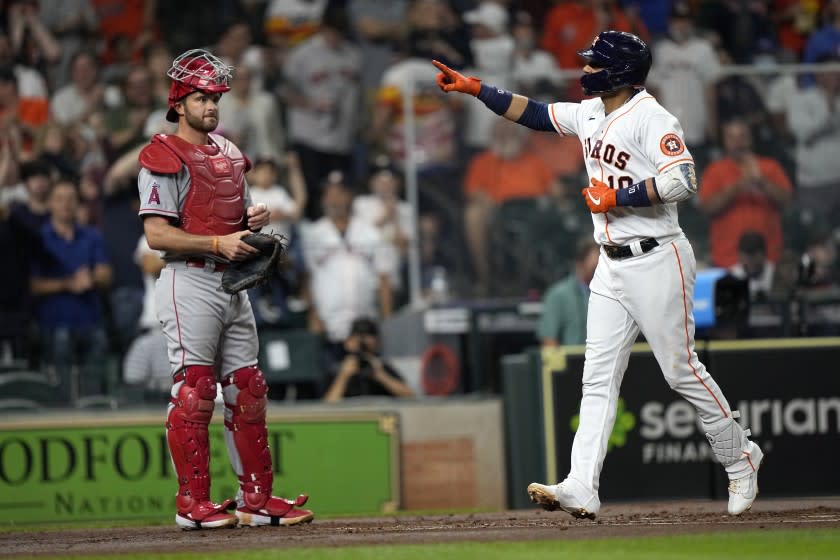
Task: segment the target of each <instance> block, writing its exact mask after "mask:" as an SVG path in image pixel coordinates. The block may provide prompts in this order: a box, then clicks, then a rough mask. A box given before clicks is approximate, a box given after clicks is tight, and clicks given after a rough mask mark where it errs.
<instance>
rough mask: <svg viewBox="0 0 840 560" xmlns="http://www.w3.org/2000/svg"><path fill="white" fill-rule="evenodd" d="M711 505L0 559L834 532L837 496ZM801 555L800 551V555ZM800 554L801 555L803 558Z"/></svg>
mask: <svg viewBox="0 0 840 560" xmlns="http://www.w3.org/2000/svg"><path fill="white" fill-rule="evenodd" d="M723 509H724V508H722V507H721V504H720V503H716V502H698V501H690V502H653V503H634V504H611V503H608V504H605V505H604V508H603V510H602V515H601V516H599V518H598V519H597V520H596V521H576V520H573V519H571V518H570V517H569V516H567V515H565V514H561V513H548V512H545V511H541V510H536V509H534V510H517V511H507V512H497V513H475V514H449V515H408V514H407V515H402V516H388V517H379V518H343V519H328V520H319V521H317V522H315V523H312V524H311V525H302V526H295V527H288V528H284V529H282V530H273V531H271V530H265V529H231V530H221V531H209V532H205V533H202V534H201V537H202V538H200V539H197V538H195V535H193V534H190V533H186V532H183V531H179V530H177V529H175V528H174V527H171V526H168V525H167V526H159V527H131V528H107V529H105V528H102V529H72V530H65V529H61V530H49V529H47V530H42V531H26V533H19V532H14V531H8V532H2V533H0V557H4V556H7V555H10V556H15V557H17V556H32V557H38V556H48V555H73V556H77V555H116V554H143V553H147V554H149V555H153V554H155V553H170V554H171V553H172V552H173V551H175V550H179V551H182V552H184V553H200V552H208V553H209V552H214V551H218V550H221V549H222V548H223V549H224V550H225V551H227V552H228V553H229V554H230V553H233V552H234V551H235V550H237V549H257V548H259V549H271V548H276V549H279V548H283V549H288V548H290V547H292V548H302V547H344V546H359V545H370V544H376V545H386V544H390V545H402V544H430V543H446V542H448V543H453V542H466V541H482V542H488V541H514V540H515V541H530V540H589V539H604V538H612V537H656V536H665V535H691V534H705V533H719V532H733V531H756V530H760V531H767V532H772V531H778V530H800V529H802V530H806V529H840V498H809V499H785V500H759V501H758V502H756V504H755V506H754V508H753V510H752V511H751V512H750V513H749V514H748V515H745V516H743V517H738V518H734V517H730V516H728V515H726V514H725V513H724V511H723ZM803 554H805V551H803ZM803 557H804V556H803Z"/></svg>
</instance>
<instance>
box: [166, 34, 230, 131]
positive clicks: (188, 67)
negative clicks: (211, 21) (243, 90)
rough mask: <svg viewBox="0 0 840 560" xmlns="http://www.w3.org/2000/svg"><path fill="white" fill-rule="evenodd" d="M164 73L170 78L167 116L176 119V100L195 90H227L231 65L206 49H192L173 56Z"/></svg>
mask: <svg viewBox="0 0 840 560" xmlns="http://www.w3.org/2000/svg"><path fill="white" fill-rule="evenodd" d="M166 75H167V76H169V77H170V78H172V86H171V87H170V88H169V111H167V112H166V120H168V121H169V122H178V113H177V112H176V111H175V103H177V102H178V101H180V100H181V99H183V98H184V97H185V96H187V95H189V94H191V93H192V92H194V91H202V92H204V93H224V92H226V91H230V79H231V77H232V76H233V68H232V67H231V66H228V65H227V64H225V63H224V62H222V61H221V60H219V59H218V58H217V57H216V56H214V55H213V54H212V53H210V52H208V51H205V50H203V49H192V50H189V51H187V52H185V53H183V54H181V55H180V56H178V58H176V59H175V60H173V61H172V66H171V67H170V68H169V71H168V72H166Z"/></svg>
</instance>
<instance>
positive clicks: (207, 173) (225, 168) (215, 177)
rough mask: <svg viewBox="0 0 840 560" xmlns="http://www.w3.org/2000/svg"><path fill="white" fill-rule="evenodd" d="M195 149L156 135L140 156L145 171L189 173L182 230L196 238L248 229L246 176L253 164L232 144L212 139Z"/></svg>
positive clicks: (215, 138) (182, 142)
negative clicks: (194, 235)
mask: <svg viewBox="0 0 840 560" xmlns="http://www.w3.org/2000/svg"><path fill="white" fill-rule="evenodd" d="M209 138H210V141H211V143H210V144H208V145H196V144H191V143H189V142H187V141H186V140H183V139H181V138H179V137H177V136H174V135H167V134H156V135H155V136H154V137H152V143H151V144H149V145H148V146H146V147H145V148H144V149H143V151H142V152H141V153H140V163H141V165H143V167H146V168H147V169H149V170H151V171H155V172H159V173H177V172H178V171H180V169H181V165H186V166H187V169H189V172H190V188H189V191H187V198H186V200H185V201H184V207H183V209H182V210H181V223H180V227H181V229H183V230H184V231H186V232H189V233H193V234H196V235H227V234H230V233H234V232H237V231H241V230H243V229H244V228H245V172H246V171H248V170H249V169H250V168H251V163H250V162H249V161H248V159H247V158H246V157H245V156H244V155H243V154H242V152H240V151H239V148H237V147H236V146H235V145H234V144H233V143H232V142H229V141H228V140H227V139H225V138H224V137H222V136H217V135H215V134H211V135H209Z"/></svg>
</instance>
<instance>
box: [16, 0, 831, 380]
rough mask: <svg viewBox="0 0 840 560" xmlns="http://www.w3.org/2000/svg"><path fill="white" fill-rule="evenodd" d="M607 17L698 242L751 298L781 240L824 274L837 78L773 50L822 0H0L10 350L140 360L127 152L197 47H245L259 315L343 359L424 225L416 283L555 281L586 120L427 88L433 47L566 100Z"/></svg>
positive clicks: (242, 137) (803, 55) (519, 289)
mask: <svg viewBox="0 0 840 560" xmlns="http://www.w3.org/2000/svg"><path fill="white" fill-rule="evenodd" d="M605 28H613V29H619V30H626V31H631V32H633V33H636V34H638V35H640V36H641V37H642V38H644V39H645V40H648V41H649V42H650V43H651V45H652V49H653V59H654V64H653V68H652V70H651V74H650V80H649V84H648V85H649V89H650V90H651V91H652V93H654V94H655V95H656V96H657V97H658V99H659V100H660V102H661V103H662V104H663V105H664V106H665V107H666V108H667V109H668V110H669V111H671V112H672V113H674V114H675V115H676V116H677V117H678V118H679V120H680V121H681V123H682V125H683V128H684V132H685V138H686V142H687V144H688V147H689V149H690V150H691V152H692V154H693V156H694V158H695V161H696V163H697V166H698V177H700V179H701V180H700V185H701V186H700V196H699V197H698V200H696V201H692V202H690V203H686V204H685V205H684V207H683V209H682V210H681V217H682V220H683V227H684V229H685V230H686V233H687V235H688V236H689V237H690V239H691V240H692V242H693V243H694V244H695V249H696V250H697V252H698V261H699V262H700V263H701V264H705V265H708V266H718V267H725V268H730V267H734V268H733V271H734V272H735V273H737V274H739V275H741V276H744V277H750V278H755V279H757V280H756V282H755V283H754V284H755V286H756V287H754V288H753V290H754V293H758V292H759V291H763V292H766V291H770V287H761V286H765V284H768V283H772V282H773V278H774V274H773V271H774V270H775V271H777V272H778V271H780V270H786V269H789V268H790V267H789V266H788V267H785V266H780V264H783V263H785V262H788V261H791V262H793V263H794V266H799V265H800V264H802V262H803V261H804V262H805V263H806V264H808V265H809V266H810V267H811V269H813V270H812V271H811V273H810V276H808V278H809V279H810V284H811V285H812V286H821V287H823V286H835V284H836V281H837V269H838V267H837V264H836V259H835V253H836V251H835V248H836V243H837V233H838V230H837V224H838V219H837V216H838V212H840V157H838V154H840V72H838V71H836V70H835V69H834V68H833V67H832V66H830V65H829V66H826V68H828V69H829V70H821V69H819V68H818V69H817V70H816V71H808V72H807V73H805V72H802V73H799V72H796V73H791V72H787V71H786V72H780V71H778V66H779V64H782V63H790V62H808V63H832V62H837V61H840V0H819V1H818V0H808V1H805V0H752V1H749V2H746V1H726V0H702V1H700V0H694V1H686V0H644V1H641V0H556V1H553V2H544V1H538V0H389V1H388V2H382V1H379V0H219V1H217V2H213V3H209V4H208V3H206V2H198V1H195V0H179V1H178V2H162V1H156V0H72V1H71V0H37V1H36V0H5V1H0V246H2V250H3V254H4V256H5V260H6V262H7V263H8V264H9V266H8V267H6V271H5V274H4V275H3V278H4V280H3V286H2V289H1V290H0V299H2V301H3V305H2V311H0V342H2V348H0V356H3V357H4V359H8V358H9V356H11V357H12V358H14V357H19V356H23V357H24V358H26V359H27V360H28V361H29V365H30V366H32V367H36V368H47V369H49V370H50V371H51V372H53V373H52V375H54V376H55V377H56V380H59V379H60V380H63V381H62V385H61V387H62V389H65V388H66V389H67V390H68V391H77V392H78V391H82V390H84V389H83V388H80V387H65V386H66V384H67V381H66V378H67V373H66V372H64V371H63V369H66V368H64V366H67V367H71V366H72V367H74V368H77V369H78V368H79V367H86V364H87V362H88V360H87V357H89V356H91V355H97V353H100V352H104V351H105V350H103V349H107V351H109V352H111V353H113V354H115V355H117V356H119V357H120V358H121V359H122V358H125V367H124V369H125V370H126V372H127V373H126V375H125V378H126V379H127V380H129V381H132V382H136V381H137V380H140V379H145V378H146V377H144V376H145V375H146V374H145V373H143V372H148V371H152V370H154V369H155V368H156V367H157V366H156V365H154V364H151V363H150V361H149V360H150V358H149V356H151V355H152V354H156V355H159V354H160V352H159V351H152V350H151V349H154V348H157V347H159V346H160V343H161V341H160V340H159V337H156V336H154V333H155V331H156V321H155V318H154V313H153V312H152V311H150V306H153V302H151V301H149V292H150V290H149V286H150V285H152V283H153V282H154V279H155V277H156V274H157V273H158V272H159V270H160V266H161V262H160V259H159V258H157V255H155V254H154V253H153V252H151V251H149V249H148V245H147V244H146V243H145V240H144V239H143V236H142V227H141V223H140V220H139V219H138V218H137V208H138V200H137V191H136V173H137V154H138V153H139V150H140V148H141V147H142V146H143V145H144V144H145V143H147V142H148V141H149V139H150V138H151V136H152V135H153V134H156V133H167V132H172V128H171V126H172V125H171V124H169V123H167V122H166V121H165V119H164V115H165V110H166V99H167V93H168V89H169V79H168V78H167V77H166V70H167V69H168V67H169V65H170V63H171V61H172V59H173V58H174V56H175V55H177V54H179V53H180V52H182V51H183V50H186V49H188V48H208V49H210V50H212V51H213V52H214V53H215V54H217V55H218V56H220V57H222V58H223V59H224V60H225V61H226V62H227V63H229V64H231V65H233V66H235V67H236V73H235V75H234V79H233V83H232V89H231V91H230V92H229V93H227V94H225V95H224V96H223V97H222V100H221V104H220V124H219V128H218V129H217V133H219V134H222V135H224V136H227V137H229V138H231V139H232V140H233V141H234V142H236V143H237V145H239V146H240V148H241V149H242V150H243V152H244V153H245V154H246V155H247V156H248V158H249V159H250V160H251V161H252V162H253V163H254V166H253V169H252V171H251V172H250V174H249V176H248V180H249V183H250V185H251V189H252V195H253V197H254V200H255V201H262V202H265V203H266V205H267V206H268V208H269V209H270V210H271V212H272V223H271V226H270V229H273V230H274V231H277V232H279V233H282V234H284V235H285V236H286V237H287V238H288V239H289V240H290V249H289V258H288V259H287V261H288V262H287V264H286V265H285V266H284V267H283V269H282V270H279V271H278V275H277V278H276V280H275V281H273V282H272V283H271V284H269V285H267V286H263V287H261V288H258V289H256V290H254V291H252V293H251V294H250V296H251V299H252V302H253V307H254V310H255V314H256V318H257V321H258V324H259V325H260V326H261V327H274V328H305V329H309V330H311V331H312V332H313V333H316V334H318V335H322V336H323V337H324V339H325V340H326V342H327V344H328V348H329V349H330V352H332V353H333V354H335V359H336V360H338V363H341V362H342V361H344V362H345V363H347V359H346V352H347V343H346V341H347V338H348V336H350V335H351V329H352V325H353V324H354V321H356V320H357V319H359V318H361V317H378V318H380V319H381V318H385V317H387V316H388V315H389V314H390V313H391V312H392V311H393V310H394V309H396V308H399V307H400V306H401V305H404V304H406V303H408V302H409V296H410V292H409V282H408V268H409V267H408V264H407V263H408V259H409V255H410V249H411V247H412V246H413V245H414V244H416V246H417V254H418V255H419V260H420V278H421V283H422V286H421V290H420V292H421V294H422V295H424V296H427V295H429V294H430V293H431V288H432V283H433V279H436V281H437V282H441V281H442V280H441V279H442V278H444V277H445V278H446V282H447V286H448V290H449V292H450V293H449V294H448V297H451V296H452V295H454V296H456V297H465V298H467V297H475V296H482V297H499V296H516V297H524V296H526V295H527V294H531V297H533V295H534V294H541V293H544V292H547V291H548V290H549V288H550V286H551V285H552V284H553V283H554V282H556V281H558V280H560V279H562V278H563V277H564V275H566V274H569V275H570V276H569V279H570V280H569V281H568V282H567V284H568V286H567V291H568V292H569V297H571V296H572V295H575V294H576V290H577V289H578V288H580V286H579V285H578V284H580V282H582V281H584V279H585V278H584V277H585V276H586V275H587V274H588V273H587V272H586V271H582V269H581V267H582V266H583V263H585V262H587V261H586V255H587V253H586V249H587V248H586V247H585V246H583V247H581V246H578V247H577V249H576V245H575V241H576V240H577V239H579V238H580V237H581V236H586V235H587V234H588V233H589V232H590V228H591V223H590V222H589V219H588V212H586V211H585V210H586V209H585V207H584V206H583V204H581V203H579V201H578V200H577V192H578V191H579V188H580V187H581V185H583V184H584V182H585V173H584V170H583V160H582V156H581V150H580V147H579V145H578V143H577V140H576V139H573V138H571V139H570V138H563V137H560V136H559V135H550V134H539V133H533V132H531V131H529V130H527V129H525V128H524V127H516V126H513V125H509V124H505V123H506V121H504V120H503V119H499V118H497V117H496V116H495V115H493V114H492V113H491V112H490V111H487V110H486V109H485V108H484V107H483V105H482V104H481V103H480V102H479V101H477V100H473V99H464V98H463V97H459V96H446V95H443V94H441V92H440V91H439V90H438V88H437V86H436V85H435V80H434V76H435V74H436V70H435V69H434V67H433V66H432V65H431V64H430V63H429V61H430V60H431V59H438V60H441V61H442V62H444V63H446V64H448V65H449V66H451V67H453V68H457V69H459V70H461V71H463V72H465V73H468V74H473V75H477V76H479V77H481V78H482V79H483V80H485V81H486V82H487V83H491V84H493V85H496V86H499V87H505V88H508V89H511V90H513V91H516V92H518V93H523V94H525V95H529V96H531V97H534V98H537V99H540V100H542V101H558V100H559V101H563V100H567V101H578V100H580V99H581V96H582V92H581V89H580V87H579V84H578V82H577V72H578V69H579V66H580V61H579V60H578V58H577V56H576V54H575V53H576V51H577V50H578V49H580V48H583V47H586V46H587V45H588V44H589V43H590V42H591V40H592V38H593V37H594V36H595V35H596V34H597V32H598V31H600V30H602V29H605ZM733 64H737V65H748V66H747V67H748V68H749V69H750V70H751V71H749V72H732V71H731V70H730V69H731V68H732V65H733ZM739 68H743V67H739ZM406 98H410V101H411V106H412V107H413V113H412V114H411V117H412V119H411V121H412V122H413V133H412V134H409V133H408V132H407V129H406V126H405V125H406V116H407V115H406V113H405V110H404V101H405V100H406ZM409 158H411V159H410V161H411V162H412V164H413V166H412V167H413V168H414V169H415V170H416V172H417V184H418V205H417V208H412V207H411V206H410V205H409V204H408V202H407V201H406V196H405V192H404V173H405V171H406V166H407V163H408V162H409ZM415 216H416V221H415ZM801 256H804V259H801V258H800V257H801ZM800 272H801V271H800ZM571 279H574V281H572V280H571ZM552 328H553V329H554V330H557V328H559V327H552ZM557 337H559V334H555V333H546V334H545V336H544V338H546V339H555V338H557ZM351 361H352V360H351ZM357 361H358V360H357ZM348 367H349V366H348ZM71 377H72V376H71ZM56 382H57V383H58V381H56Z"/></svg>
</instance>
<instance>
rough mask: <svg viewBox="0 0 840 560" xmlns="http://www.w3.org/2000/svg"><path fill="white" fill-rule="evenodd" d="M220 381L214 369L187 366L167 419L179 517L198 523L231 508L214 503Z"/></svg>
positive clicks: (175, 388)
mask: <svg viewBox="0 0 840 560" xmlns="http://www.w3.org/2000/svg"><path fill="white" fill-rule="evenodd" d="M215 397H216V380H215V376H214V375H213V369H212V368H211V367H210V366H187V367H186V368H185V369H184V370H182V371H181V372H179V373H177V374H176V375H175V377H174V385H173V387H172V395H171V399H170V404H169V408H168V410H167V419H166V440H167V443H168V444H169V452H170V454H171V455H172V463H173V465H174V466H175V472H176V474H177V476H178V496H177V507H178V514H179V515H181V516H183V517H185V518H187V519H188V520H191V521H195V522H197V523H198V526H200V523H201V521H203V520H206V519H210V518H213V519H215V517H214V516H217V515H218V514H220V513H222V512H223V511H225V510H228V509H230V508H231V506H232V503H231V502H230V500H227V501H226V502H225V503H223V504H214V503H212V502H211V501H210V442H209V434H208V430H207V428H208V426H209V424H210V419H211V418H212V416H213V406H214V402H213V401H214V399H215Z"/></svg>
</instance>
